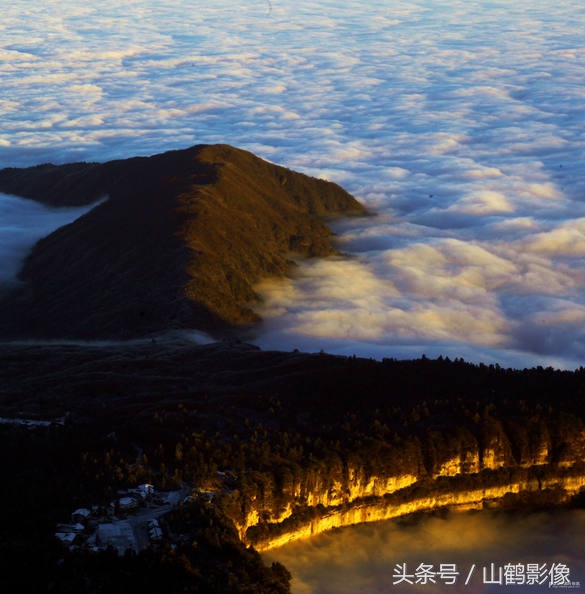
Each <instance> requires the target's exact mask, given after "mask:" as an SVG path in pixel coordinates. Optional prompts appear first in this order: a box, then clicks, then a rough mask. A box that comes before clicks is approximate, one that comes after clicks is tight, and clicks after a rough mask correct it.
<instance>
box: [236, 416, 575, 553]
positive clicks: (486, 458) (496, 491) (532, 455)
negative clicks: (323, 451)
mask: <svg viewBox="0 0 585 594" xmlns="http://www.w3.org/2000/svg"><path fill="white" fill-rule="evenodd" d="M551 434H553V435H555V439H552V440H551V437H550V435H551ZM515 446H517V447H515ZM514 449H516V452H514ZM429 452H432V455H429ZM386 454H387V456H388V458H389V459H388V460H384V459H383V458H378V459H376V461H375V466H376V468H374V467H373V466H372V464H371V463H369V464H368V466H369V468H367V467H366V465H365V464H364V460H363V459H360V458H358V457H352V455H351V454H348V455H347V456H345V457H343V458H337V457H332V458H331V459H329V460H327V462H326V464H321V465H317V466H314V467H310V468H306V469H303V470H302V471H301V472H299V473H298V474H296V475H288V476H287V477H286V478H285V479H284V480H282V479H281V480H279V481H277V482H274V483H273V484H271V483H267V482H266V481H264V482H263V484H262V485H261V487H260V488H258V489H257V491H256V492H252V494H251V495H248V497H247V498H245V499H244V500H242V501H240V502H239V504H240V507H239V509H240V510H241V513H237V514H233V512H232V518H233V520H234V523H235V524H236V526H237V528H238V531H239V534H240V537H241V538H242V540H243V541H244V542H246V543H247V544H251V545H253V546H254V547H255V548H256V549H258V550H267V549H271V548H275V547H278V546H282V545H284V544H286V543H288V542H291V541H294V540H298V539H301V538H308V537H310V536H313V535H315V534H318V533H321V532H324V531H327V530H330V529H332V528H338V527H343V526H348V525H351V524H358V523H362V522H371V521H381V520H388V519H391V518H397V517H400V516H404V515H407V514H411V513H415V512H428V511H434V510H437V509H442V508H449V509H463V510H468V509H482V508H483V507H490V508H493V507H497V506H501V505H507V506H521V505H526V504H528V505H530V504H531V503H534V504H538V505H557V504H560V503H565V502H567V501H569V500H570V499H571V498H572V497H573V496H575V495H576V494H578V493H579V492H581V491H582V490H583V489H584V488H585V426H584V425H583V424H579V425H572V426H571V425H569V424H566V423H564V422H562V421H558V422H555V423H552V422H550V423H548V424H547V423H546V422H545V421H544V420H543V419H538V420H530V419H527V420H526V423H525V431H524V433H521V434H519V433H516V432H515V433H513V434H512V433H508V432H507V431H506V430H505V429H504V428H503V426H502V424H501V423H499V422H498V421H496V420H494V419H486V420H484V421H483V422H481V423H480V424H479V425H478V426H477V428H476V430H475V431H469V430H467V429H459V430H456V431H454V432H453V433H452V434H451V435H449V434H448V433H447V432H444V431H435V430H432V429H431V430H428V431H427V432H426V439H424V440H420V439H419V440H412V441H411V442H410V443H407V444H405V445H404V446H402V447H400V446H398V447H394V448H388V451H387V453H386ZM228 497H232V495H229V496H228ZM230 509H231V510H234V509H238V506H236V505H233V502H232V505H231V506H230Z"/></svg>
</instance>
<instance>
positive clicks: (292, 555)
mask: <svg viewBox="0 0 585 594" xmlns="http://www.w3.org/2000/svg"><path fill="white" fill-rule="evenodd" d="M583 529H585V514H584V513H583V512H582V511H573V512H567V513H565V512H562V513H556V514H553V513H551V514H544V513H542V514H533V515H525V516H522V515H520V516H512V515H510V514H507V515H506V514H494V513H488V512H483V513H473V514H460V515H457V514H452V515H448V516H446V517H437V516H427V517H425V518H423V519H421V520H420V521H417V522H408V521H407V522H392V521H389V522H380V523H376V524H363V525H360V526H352V527H348V528H343V529H341V530H336V531H333V532H330V533H327V534H323V535H319V536H316V537H314V538H312V539H311V540H310V541H300V542H297V543H293V544H291V545H287V546H284V547H281V548H280V549H275V550H274V551H270V552H269V553H266V554H265V557H266V558H267V560H269V561H273V560H276V561H280V562H281V563H283V564H284V565H285V566H286V567H288V568H289V570H290V571H291V573H292V574H293V581H292V591H293V594H355V593H356V592H360V593H363V594H366V593H367V594H375V593H382V592H392V593H395V594H441V593H444V592H451V593H452V594H461V593H464V592H468V593H472V594H492V593H496V592H508V593H509V594H521V593H527V592H528V593H530V594H541V593H542V594H544V593H547V592H549V593H550V591H551V589H550V587H549V585H548V582H547V583H545V584H542V585H531V586H528V585H518V584H512V583H509V584H508V585H505V584H502V585H501V586H500V585H490V584H488V583H487V582H488V581H490V580H491V579H492V574H491V564H492V563H493V564H494V568H495V572H494V578H495V579H496V580H499V569H498V568H500V567H502V568H503V567H504V566H505V565H506V564H515V565H518V564H519V565H522V566H523V567H524V570H526V568H527V566H528V564H529V563H530V564H534V563H538V564H539V566H540V567H542V566H543V565H546V567H547V568H548V569H551V567H552V565H553V564H558V563H562V564H564V565H566V566H567V567H568V568H569V572H570V573H569V576H570V579H571V581H576V582H580V583H581V587H582V586H583V583H584V582H585V562H584V560H583V556H582V555H581V554H580V551H581V550H582V544H581V541H582V534H583V532H582V531H583ZM396 564H400V565H403V564H406V567H407V571H408V574H412V575H414V574H416V569H417V568H418V567H419V566H420V564H425V565H432V566H433V568H434V571H435V572H438V571H439V570H440V566H441V564H443V565H447V564H449V565H455V566H456V567H455V569H456V571H458V572H459V576H455V577H456V581H455V583H452V582H450V580H448V581H444V580H442V579H441V578H440V577H437V576H436V577H435V581H436V583H435V584H433V583H431V582H430V581H429V582H428V583H426V584H423V583H419V584H416V583H413V584H409V583H406V582H404V583H402V584H396V583H395V582H397V581H398V578H397V577H396V574H395V567H396ZM472 566H475V568H474V569H473V571H472V572H471V577H470V578H469V584H468V586H467V587H465V585H464V584H465V581H466V580H467V578H468V577H469V573H470V571H471V570H472ZM484 568H486V579H485V582H486V583H484V576H483V569H484ZM504 580H505V578H504ZM504 580H503V581H504ZM411 581H413V582H415V581H416V578H415V579H413V580H411Z"/></svg>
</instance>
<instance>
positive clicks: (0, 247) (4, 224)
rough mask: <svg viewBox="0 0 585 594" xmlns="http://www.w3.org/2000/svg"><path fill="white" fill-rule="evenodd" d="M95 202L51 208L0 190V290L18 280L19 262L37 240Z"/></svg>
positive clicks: (81, 212) (20, 265) (81, 213)
mask: <svg viewBox="0 0 585 594" xmlns="http://www.w3.org/2000/svg"><path fill="white" fill-rule="evenodd" d="M98 203H99V202H98ZM96 204H97V203H96ZM96 204H93V205H90V206H83V207H74V208H72V207H67V208H51V207H48V206H45V205H43V204H39V203H38V202H34V201H33V200H25V199H23V198H19V197H18V196H11V195H9V194H2V193H0V291H1V290H2V289H6V288H7V287H12V286H14V284H15V283H17V282H18V279H17V276H18V272H19V270H20V269H21V267H22V263H23V261H24V259H25V257H26V256H27V254H28V253H29V252H30V250H31V249H32V247H33V245H34V244H35V243H36V242H37V241H38V240H39V239H41V238H42V237H45V236H46V235H48V234H49V233H51V232H52V231H54V230H55V229H58V228H59V227H62V226H63V225H66V224H68V223H71V222H73V221H74V220H75V219H77V218H79V217H80V216H81V215H83V214H84V213H86V212H88V211H89V210H91V209H92V208H93V207H94V206H96Z"/></svg>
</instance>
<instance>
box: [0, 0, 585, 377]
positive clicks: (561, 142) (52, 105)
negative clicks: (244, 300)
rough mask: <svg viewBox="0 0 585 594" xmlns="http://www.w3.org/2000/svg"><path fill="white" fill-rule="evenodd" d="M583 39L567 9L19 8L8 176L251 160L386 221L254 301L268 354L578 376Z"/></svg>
mask: <svg viewBox="0 0 585 594" xmlns="http://www.w3.org/2000/svg"><path fill="white" fill-rule="evenodd" d="M270 7H271V10H270ZM584 28H585V8H584V7H581V6H576V5H575V3H574V2H572V1H570V0H556V1H554V2H553V1H552V0H541V1H539V2H536V3H535V2H533V1H529V0H516V1H514V2H512V1H508V0H504V1H502V2H479V3H470V2H467V1H464V0H453V1H452V2H448V3H447V2H442V1H440V0H407V1H400V2H398V1H397V0H373V1H372V2H369V3H366V4H364V3H361V2H357V1H354V0H350V1H348V2H343V3H341V2H334V1H332V0H299V1H298V2H295V3H292V4H291V3H285V2H281V1H279V0H273V1H272V3H271V4H270V3H267V2H265V1H264V0H247V1H243V0H221V1H220V2H217V3H215V4H213V6H212V7H211V8H209V7H207V6H205V7H204V6H200V5H199V4H198V3H195V4H193V6H192V7H191V8H190V7H189V5H188V4H185V3H184V2H178V1H175V0H170V1H168V2H165V3H160V2H155V0H135V1H133V2H127V3H125V4H124V5H122V4H120V3H119V2H113V0H105V1H104V2H100V4H99V6H98V5H95V6H94V5H92V6H79V3H78V2H75V1H74V0H59V1H57V0H48V1H47V2H44V3H42V4H39V5H38V6H26V7H24V6H23V4H22V3H11V4H10V6H7V7H5V8H4V10H3V18H2V23H0V33H1V35H0V76H1V78H2V81H3V90H2V97H1V98H0V112H1V113H2V129H1V130H0V165H2V166H8V165H32V164H36V163H39V162H46V161H52V162H56V163H59V162H65V161H71V160H77V159H85V160H100V161H104V160H108V159H112V158H118V157H127V156H132V155H135V154H152V153H156V152H160V151H163V150H166V149H172V148H182V147H185V146H188V145H191V144H195V143H198V142H205V143H211V142H229V143H232V144H235V145H238V146H242V147H244V148H248V149H250V150H253V151H255V152H257V153H258V154H260V155H261V156H263V157H265V158H268V159H270V160H272V161H275V162H278V163H282V164H284V165H287V166H289V167H292V168H296V169H300V170H302V171H304V172H307V173H310V174H312V175H316V176H323V177H327V178H329V179H332V180H333V181H336V182H338V183H340V184H342V185H344V186H345V187H346V188H347V189H348V190H350V191H351V192H353V193H354V194H355V195H356V196H357V197H359V198H360V199H361V200H362V201H363V202H364V203H365V204H366V205H368V206H369V207H370V208H371V209H372V210H374V211H376V212H377V213H378V216H377V217H376V218H371V219H368V220H365V221H361V222H355V221H354V222H351V223H345V224H343V223H341V224H339V226H338V229H337V231H338V233H339V245H340V248H341V249H342V250H343V251H345V252H348V253H351V254H353V255H354V256H355V257H353V258H348V259H334V260H332V261H328V262H320V263H309V264H307V265H306V266H305V265H303V266H301V267H300V269H299V272H298V278H296V279H295V281H294V283H288V284H285V285H283V284H279V285H278V286H268V285H264V286H263V287H262V292H263V296H264V298H265V301H266V308H265V309H264V310H263V311H262V312H261V313H263V314H264V315H265V316H266V317H267V323H266V326H265V333H264V334H263V335H262V336H261V337H259V342H260V344H262V345H264V346H275V347H279V348H294V347H298V348H305V349H314V350H318V349H321V348H326V349H330V350H335V351H337V352H349V353H353V352H356V353H361V354H369V355H373V356H418V355H420V354H421V353H422V352H425V353H426V354H427V355H433V354H448V355H449V356H463V357H465V358H469V359H472V360H480V359H482V360H489V361H498V362H500V363H501V364H504V365H505V364H509V365H514V366H527V365H532V364H552V365H558V366H563V367H574V366H578V365H581V363H582V361H583V356H584V355H585V337H584V336H583V333H582V332H581V329H580V324H579V322H580V321H581V320H583V319H584V318H585V277H584V274H583V272H582V270H583V266H582V265H581V258H582V256H583V254H584V252H585V224H584V223H583V221H584V220H585V202H584V198H585V178H584V177H583V175H582V172H583V170H584V169H585V168H584V164H585V163H584V162H585V140H584V138H583V129H584V127H585V112H584V111H583V109H582V106H583V101H584V99H585V91H584V88H583V84H582V81H583V78H584V74H585V61H584V60H585V50H584V49H583V44H582V32H583V30H584ZM349 285H350V286H349Z"/></svg>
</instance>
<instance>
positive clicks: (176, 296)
mask: <svg viewBox="0 0 585 594" xmlns="http://www.w3.org/2000/svg"><path fill="white" fill-rule="evenodd" d="M0 190H1V191H4V192H8V193H13V194H16V195H20V196H23V197H28V198H32V199H35V200H38V201H41V202H44V203H46V204H50V205H55V206H65V205H81V204H90V203H92V202H93V201H96V200H98V199H100V198H103V197H108V200H106V201H105V202H103V203H101V204H100V205H99V206H97V207H95V208H94V209H93V210H91V211H90V212H89V213H87V214H86V215H85V216H83V217H81V218H80V219H78V220H77V221H75V222H73V223H72V224H70V225H67V226H65V227H62V228H61V229H58V230H57V231H56V232H54V233H53V234H51V235H50V236H48V237H46V238H45V239H43V240H41V241H40V242H38V244H37V245H36V246H35V248H34V250H33V252H32V253H31V254H30V256H29V257H28V259H27V260H26V262H25V264H24V266H23V268H22V271H21V274H20V279H21V280H22V281H24V283H23V284H22V285H21V286H20V287H19V289H18V290H17V291H15V292H13V293H11V294H10V295H7V296H4V299H3V302H2V303H0V309H1V310H2V312H3V313H1V314H0V333H1V334H2V335H4V336H14V337H16V336H36V337H80V338H96V337H130V336H139V335H145V334H149V333H152V332H158V331H161V330H165V329H168V328H180V327H190V328H199V329H203V330H207V331H211V332H214V331H215V332H218V333H221V332H222V331H225V330H227V329H229V328H231V327H234V326H237V325H242V324H247V323H251V322H254V321H255V320H256V319H257V316H256V314H255V313H254V312H253V311H252V310H251V309H250V308H249V306H248V304H249V303H251V302H253V301H254V300H255V299H256V295H255V293H254V290H253V285H254V284H255V283H257V282H258V281H259V280H260V279H262V278H264V277H267V276H270V275H283V274H285V273H286V271H287V270H288V268H289V266H290V264H291V259H290V258H291V254H297V255H298V254H300V255H302V256H324V255H328V254H331V253H333V252H334V249H333V247H332V245H331V232H330V230H329V228H328V227H327V225H326V224H325V223H324V222H323V220H322V217H323V216H325V215H335V214H364V209H363V207H362V206H361V205H360V204H359V203H358V202H357V201H356V200H355V199H354V198H353V197H352V196H351V195H349V194H348V193H347V192H345V191H344V190H343V189H342V188H340V187H339V186H337V185H335V184H333V183H330V182H326V181H323V180H318V179H315V178H311V177H308V176H305V175H302V174H299V173H295V172H293V171H290V170H288V169H285V168H283V167H279V166H276V165H273V164H271V163H268V162H266V161H263V160H261V159H259V158H258V157H256V156H254V155H252V154H251V153H249V152H246V151H243V150H239V149H236V148H233V147H230V146H227V145H216V146H205V145H202V146H195V147H193V148H190V149H187V150H182V151H172V152H168V153H164V154H161V155H155V156H152V157H147V158H133V159H127V160H122V161H112V162H109V163H104V164H96V163H76V164H70V165H63V166H54V165H41V166H38V167H32V168H27V169H4V170H2V171H0Z"/></svg>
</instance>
